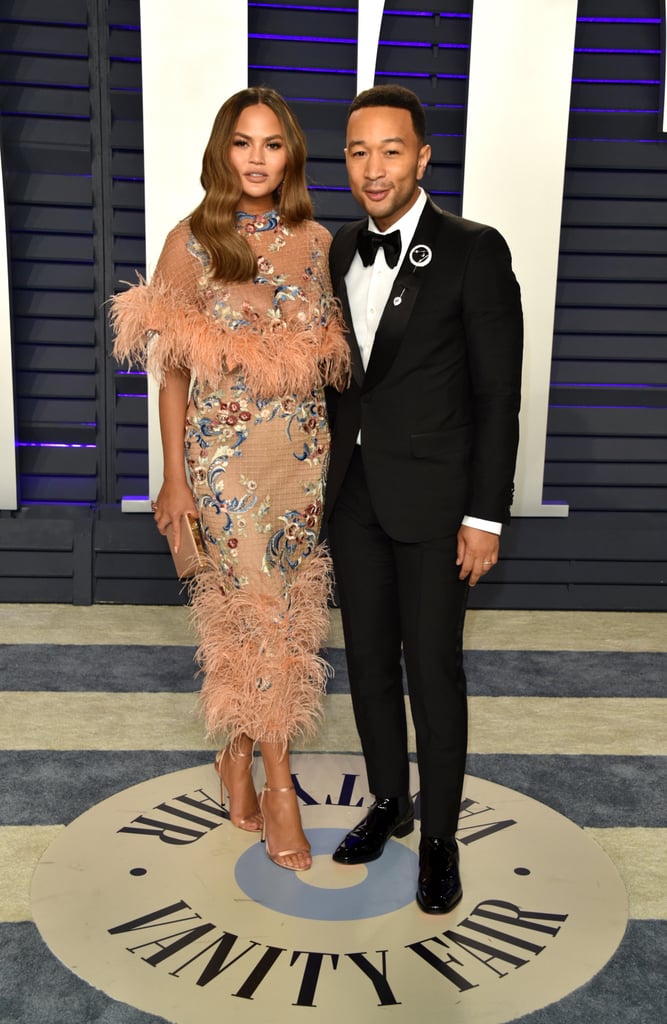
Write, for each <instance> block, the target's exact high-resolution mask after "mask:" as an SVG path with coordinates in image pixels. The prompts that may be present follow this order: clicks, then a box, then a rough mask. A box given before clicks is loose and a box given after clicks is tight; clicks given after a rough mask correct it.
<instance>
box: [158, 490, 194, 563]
mask: <svg viewBox="0 0 667 1024" xmlns="http://www.w3.org/2000/svg"><path fill="white" fill-rule="evenodd" d="M153 514H154V519H155V522H156V524H157V528H158V530H159V531H160V533H161V534H162V535H163V536H164V534H165V533H166V532H167V527H168V526H169V524H170V523H171V524H172V525H173V528H174V550H175V551H178V549H179V548H180V546H181V523H182V521H183V516H192V518H193V519H196V518H197V506H196V505H195V502H194V498H193V497H192V491H191V490H190V488H189V487H188V485H187V482H186V480H185V478H184V479H183V480H182V481H179V483H172V482H170V481H167V480H165V481H163V483H162V487H161V488H160V492H159V494H158V496H157V499H156V500H155V501H154V502H153Z"/></svg>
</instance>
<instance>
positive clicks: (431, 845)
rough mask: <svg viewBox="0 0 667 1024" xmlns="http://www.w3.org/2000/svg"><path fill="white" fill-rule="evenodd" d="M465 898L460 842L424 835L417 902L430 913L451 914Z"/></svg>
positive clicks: (420, 855) (420, 844) (421, 847)
mask: <svg viewBox="0 0 667 1024" xmlns="http://www.w3.org/2000/svg"><path fill="white" fill-rule="evenodd" d="M462 896H463V889H462V888H461V876H460V874H459V851H458V847H457V845H456V840H455V839H434V838H433V837H430V836H423V837H422V839H421V842H420V843H419V880H418V882H417V903H418V904H419V906H420V907H421V908H422V910H423V911H425V912H426V913H427V914H447V913H448V912H449V911H450V910H453V909H454V907H455V906H456V904H457V903H459V902H460V900H461V897H462Z"/></svg>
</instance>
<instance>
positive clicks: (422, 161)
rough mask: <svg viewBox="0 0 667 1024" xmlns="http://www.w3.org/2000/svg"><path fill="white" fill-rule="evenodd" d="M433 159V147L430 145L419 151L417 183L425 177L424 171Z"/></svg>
mask: <svg viewBox="0 0 667 1024" xmlns="http://www.w3.org/2000/svg"><path fill="white" fill-rule="evenodd" d="M430 159H431V147H430V146H429V145H428V143H427V144H426V145H424V146H422V148H421V149H420V150H419V158H418V160H417V181H421V179H422V178H423V177H424V171H425V170H426V166H427V164H428V162H429V160H430Z"/></svg>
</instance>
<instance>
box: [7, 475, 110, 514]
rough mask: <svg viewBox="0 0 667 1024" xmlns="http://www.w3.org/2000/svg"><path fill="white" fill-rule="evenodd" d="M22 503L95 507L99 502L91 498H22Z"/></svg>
mask: <svg viewBox="0 0 667 1024" xmlns="http://www.w3.org/2000/svg"><path fill="white" fill-rule="evenodd" d="M24 475H25V474H23V475H22V477H21V479H23V476H24ZM21 504H22V505H68V506H69V505H71V506H73V507H75V508H94V507H95V506H96V505H97V502H96V501H95V500H91V501H23V499H22V500H21Z"/></svg>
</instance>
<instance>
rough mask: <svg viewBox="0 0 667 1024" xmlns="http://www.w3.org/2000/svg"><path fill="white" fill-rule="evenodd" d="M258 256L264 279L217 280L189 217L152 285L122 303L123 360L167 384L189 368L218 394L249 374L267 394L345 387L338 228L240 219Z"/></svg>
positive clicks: (116, 321)
mask: <svg viewBox="0 0 667 1024" xmlns="http://www.w3.org/2000/svg"><path fill="white" fill-rule="evenodd" d="M237 216H238V230H239V232H240V233H241V234H243V236H244V237H245V238H246V239H247V241H248V244H249V245H250V246H251V248H252V250H253V252H254V254H255V256H256V259H257V274H256V276H255V278H254V279H252V280H248V281H240V282H225V281H220V280H216V279H214V278H213V277H212V276H211V273H210V258H209V255H208V253H207V251H206V250H205V248H204V247H203V246H202V245H201V243H200V242H199V241H198V240H197V239H196V238H195V237H194V235H193V234H192V231H191V229H190V224H189V221H188V220H184V221H181V222H180V223H179V224H177V225H176V227H175V228H173V230H172V231H171V232H170V233H169V235H168V236H167V239H166V241H165V245H164V248H163V250H162V254H161V256H160V259H159V261H158V265H157V267H156V269H155V273H154V275H153V278H152V280H151V282H150V284H146V283H145V282H143V281H141V282H140V283H139V284H138V285H136V286H134V287H133V288H131V289H129V290H128V291H126V292H123V293H121V294H119V295H117V296H115V297H114V299H113V300H112V320H113V325H114V329H115V331H116V343H115V347H114V354H115V355H116V357H117V358H119V359H123V358H126V359H128V360H129V361H130V362H132V363H134V364H139V365H141V366H145V367H146V368H147V369H148V370H149V371H150V372H151V373H153V374H154V375H155V376H156V377H157V378H158V380H162V379H163V378H164V374H165V372H167V371H168V370H169V369H172V368H179V369H189V370H190V371H191V373H192V374H193V375H194V377H195V379H196V380H197V381H198V383H199V384H200V385H202V386H204V387H210V388H215V387H216V386H217V385H218V384H219V382H220V380H221V379H222V378H223V377H224V376H225V375H226V374H229V373H241V374H243V376H244V379H245V381H246V383H247V384H248V386H249V387H250V388H251V389H252V391H253V392H254V393H255V394H257V395H276V394H278V395H281V394H289V393H294V394H301V395H303V394H307V393H308V392H309V391H310V390H312V388H313V387H317V386H321V385H322V384H333V385H334V386H336V387H342V386H343V385H344V384H345V382H346V381H347V378H348V373H349V350H348V346H347V343H346V341H345V339H344V337H343V332H342V324H341V320H340V317H339V313H338V306H337V303H336V301H335V300H334V298H333V296H332V292H331V284H330V279H329V271H328V262H327V257H328V250H329V245H330V241H331V236H330V235H329V232H328V231H327V230H326V229H325V228H323V227H322V226H321V225H319V224H317V223H316V222H315V221H304V222H302V223H300V224H298V225H295V226H292V225H287V224H285V223H284V222H283V220H282V219H281V218H280V216H279V215H278V214H277V213H276V212H275V211H273V210H272V211H270V212H268V213H265V214H263V215H261V216H255V215H251V214H246V213H239V214H238V215H237Z"/></svg>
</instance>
